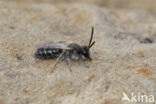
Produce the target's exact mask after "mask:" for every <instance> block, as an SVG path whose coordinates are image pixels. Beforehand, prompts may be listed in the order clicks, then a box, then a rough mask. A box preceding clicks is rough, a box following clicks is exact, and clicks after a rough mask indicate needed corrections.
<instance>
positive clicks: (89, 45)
mask: <svg viewBox="0 0 156 104" xmlns="http://www.w3.org/2000/svg"><path fill="white" fill-rule="evenodd" d="M93 34H94V27H92V31H91V37H90V41H89V44H88V47H91V46H93V43H95V42H93V43H92V39H93Z"/></svg>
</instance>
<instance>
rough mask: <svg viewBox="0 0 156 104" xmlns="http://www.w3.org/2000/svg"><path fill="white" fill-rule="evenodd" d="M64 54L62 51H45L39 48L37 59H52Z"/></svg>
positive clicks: (36, 54) (36, 53)
mask: <svg viewBox="0 0 156 104" xmlns="http://www.w3.org/2000/svg"><path fill="white" fill-rule="evenodd" d="M61 53H62V50H61V49H45V48H39V49H37V50H36V52H35V57H36V58H40V59H51V58H55V57H56V56H58V55H60V54H61Z"/></svg>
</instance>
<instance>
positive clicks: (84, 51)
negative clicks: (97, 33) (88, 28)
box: [82, 27, 95, 60]
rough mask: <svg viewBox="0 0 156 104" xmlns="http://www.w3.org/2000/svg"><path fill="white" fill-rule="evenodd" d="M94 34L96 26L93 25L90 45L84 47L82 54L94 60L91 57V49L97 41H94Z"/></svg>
mask: <svg viewBox="0 0 156 104" xmlns="http://www.w3.org/2000/svg"><path fill="white" fill-rule="evenodd" d="M93 34H94V27H92V32H91V37H90V41H89V44H88V46H83V47H82V54H83V55H84V56H85V58H87V59H89V60H92V59H91V57H90V56H91V50H90V49H91V47H92V46H93V45H94V44H95V41H94V42H92V39H93Z"/></svg>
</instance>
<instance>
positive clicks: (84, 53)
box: [35, 27, 95, 71]
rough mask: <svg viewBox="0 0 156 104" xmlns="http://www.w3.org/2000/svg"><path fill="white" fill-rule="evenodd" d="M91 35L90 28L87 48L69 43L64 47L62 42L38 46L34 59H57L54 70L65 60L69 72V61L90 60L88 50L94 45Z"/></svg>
mask: <svg viewBox="0 0 156 104" xmlns="http://www.w3.org/2000/svg"><path fill="white" fill-rule="evenodd" d="M93 34H94V28H93V27H92V31H91V37H90V41H89V44H88V46H87V45H83V46H81V45H80V44H78V43H70V44H68V45H66V44H65V42H64V41H58V42H55V43H53V42H49V43H43V44H38V45H37V50H36V52H35V57H36V58H39V59H52V58H55V57H58V58H57V60H56V63H55V65H54V69H55V68H56V65H57V64H58V63H59V62H61V61H63V60H65V62H66V63H67V65H68V67H69V69H70V71H71V60H82V61H83V60H87V59H88V60H90V61H91V60H92V59H91V50H90V49H91V47H92V46H93V45H94V44H95V41H93V42H92V39H93Z"/></svg>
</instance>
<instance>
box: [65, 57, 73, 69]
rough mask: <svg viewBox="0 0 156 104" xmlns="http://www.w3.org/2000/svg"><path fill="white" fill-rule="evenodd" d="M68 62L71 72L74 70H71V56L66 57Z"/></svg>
mask: <svg viewBox="0 0 156 104" xmlns="http://www.w3.org/2000/svg"><path fill="white" fill-rule="evenodd" d="M66 63H67V65H68V67H69V70H70V72H72V70H71V59H70V58H67V59H66Z"/></svg>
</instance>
